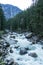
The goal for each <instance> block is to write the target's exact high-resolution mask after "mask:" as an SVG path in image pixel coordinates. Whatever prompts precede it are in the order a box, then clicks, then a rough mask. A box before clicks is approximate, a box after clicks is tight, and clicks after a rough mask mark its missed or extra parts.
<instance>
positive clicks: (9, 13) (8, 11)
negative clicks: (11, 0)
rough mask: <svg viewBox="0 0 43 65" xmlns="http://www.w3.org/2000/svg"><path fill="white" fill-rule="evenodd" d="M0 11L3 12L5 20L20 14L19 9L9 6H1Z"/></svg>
mask: <svg viewBox="0 0 43 65" xmlns="http://www.w3.org/2000/svg"><path fill="white" fill-rule="evenodd" d="M1 6H2V9H3V11H4V15H5V17H6V19H9V18H12V17H14V16H15V15H16V14H18V13H20V12H22V10H21V9H19V8H18V7H16V6H13V5H10V4H1Z"/></svg>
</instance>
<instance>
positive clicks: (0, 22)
mask: <svg viewBox="0 0 43 65" xmlns="http://www.w3.org/2000/svg"><path fill="white" fill-rule="evenodd" d="M5 23H6V20H5V16H4V13H3V10H2V6H1V4H0V30H4V29H5Z"/></svg>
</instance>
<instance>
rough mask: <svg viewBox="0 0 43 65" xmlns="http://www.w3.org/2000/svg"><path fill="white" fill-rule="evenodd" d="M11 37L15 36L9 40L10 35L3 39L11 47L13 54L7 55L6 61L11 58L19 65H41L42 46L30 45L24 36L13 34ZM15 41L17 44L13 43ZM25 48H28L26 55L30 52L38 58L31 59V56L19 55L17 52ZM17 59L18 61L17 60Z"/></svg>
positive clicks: (42, 64)
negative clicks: (16, 47)
mask: <svg viewBox="0 0 43 65" xmlns="http://www.w3.org/2000/svg"><path fill="white" fill-rule="evenodd" d="M13 35H14V36H15V39H14V38H10V34H8V35H7V36H6V37H5V39H6V41H7V42H9V43H10V47H12V50H13V53H10V52H9V54H8V55H7V58H6V59H10V58H13V59H14V61H15V62H17V63H18V64H19V65H43V49H42V45H40V44H34V45H31V44H32V42H30V41H28V40H27V39H26V38H25V36H24V34H17V33H13ZM15 40H17V41H18V42H17V43H15ZM15 46H19V48H18V49H15V48H14V47H15ZM22 47H23V48H24V47H25V48H27V47H29V49H31V50H28V53H30V52H35V53H36V54H37V55H38V57H37V58H33V57H31V56H29V55H28V53H27V54H25V55H20V54H19V51H20V48H22ZM18 59H19V60H18Z"/></svg>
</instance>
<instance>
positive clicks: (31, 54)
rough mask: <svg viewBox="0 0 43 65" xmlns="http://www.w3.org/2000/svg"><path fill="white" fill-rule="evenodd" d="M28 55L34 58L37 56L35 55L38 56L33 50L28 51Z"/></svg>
mask: <svg viewBox="0 0 43 65" xmlns="http://www.w3.org/2000/svg"><path fill="white" fill-rule="evenodd" d="M28 55H29V56H31V57H34V58H37V57H38V56H37V54H36V53H35V52H33V53H29V54H28Z"/></svg>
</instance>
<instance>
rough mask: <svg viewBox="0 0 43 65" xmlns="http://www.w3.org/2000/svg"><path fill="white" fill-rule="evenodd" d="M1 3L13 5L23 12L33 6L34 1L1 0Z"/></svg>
mask: <svg viewBox="0 0 43 65" xmlns="http://www.w3.org/2000/svg"><path fill="white" fill-rule="evenodd" d="M0 3H3V4H12V5H14V6H17V7H19V8H20V9H22V10H25V9H27V8H28V7H30V6H31V4H32V0H0Z"/></svg>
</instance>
